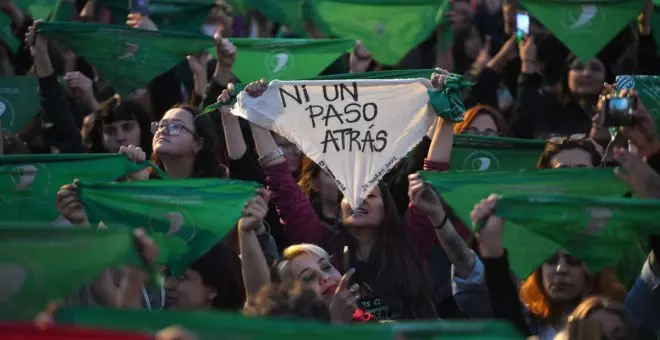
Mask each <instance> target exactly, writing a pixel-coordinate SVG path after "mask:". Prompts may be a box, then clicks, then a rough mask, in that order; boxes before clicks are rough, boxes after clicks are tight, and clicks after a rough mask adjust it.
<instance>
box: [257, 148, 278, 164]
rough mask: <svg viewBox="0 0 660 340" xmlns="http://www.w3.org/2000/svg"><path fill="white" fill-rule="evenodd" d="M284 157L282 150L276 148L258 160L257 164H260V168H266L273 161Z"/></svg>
mask: <svg viewBox="0 0 660 340" xmlns="http://www.w3.org/2000/svg"><path fill="white" fill-rule="evenodd" d="M282 156H284V151H282V149H280V148H277V149H275V150H273V151H271V152H269V153H268V154H266V155H265V156H263V157H261V158H259V164H261V166H262V167H265V166H267V165H268V164H269V163H270V162H272V161H274V160H275V159H277V158H279V157H282Z"/></svg>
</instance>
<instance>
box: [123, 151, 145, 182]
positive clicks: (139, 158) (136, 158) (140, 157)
mask: <svg viewBox="0 0 660 340" xmlns="http://www.w3.org/2000/svg"><path fill="white" fill-rule="evenodd" d="M119 153H120V154H124V155H126V157H128V159H130V160H131V161H132V162H133V163H142V162H144V161H145V160H146V159H147V155H146V154H145V153H144V151H142V148H141V147H139V146H135V145H128V146H124V145H122V146H121V147H120V148H119ZM126 177H128V179H129V180H131V181H144V180H148V179H149V170H148V169H147V168H145V169H142V170H140V171H138V172H134V173H132V174H129V175H128V176H126Z"/></svg>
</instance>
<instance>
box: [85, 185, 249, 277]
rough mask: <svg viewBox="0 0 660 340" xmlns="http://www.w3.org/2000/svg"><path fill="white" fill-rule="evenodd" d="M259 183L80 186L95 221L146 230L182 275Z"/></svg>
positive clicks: (231, 224)
mask: <svg viewBox="0 0 660 340" xmlns="http://www.w3.org/2000/svg"><path fill="white" fill-rule="evenodd" d="M256 188H257V184H256V183H252V182H241V181H231V180H220V179H182V180H148V181H138V182H123V183H117V182H113V183H79V184H78V196H79V198H80V200H81V201H82V203H83V204H84V205H85V209H86V211H87V216H88V218H89V220H90V223H98V222H103V224H105V225H108V226H110V227H112V225H113V224H123V225H130V226H133V227H143V228H145V230H147V232H148V233H149V234H150V235H151V237H152V238H153V239H154V241H155V242H156V243H157V244H158V247H159V254H160V258H159V263H162V264H166V265H167V266H168V269H169V270H170V271H171V272H172V275H180V274H182V273H183V272H184V271H185V270H186V268H188V266H190V265H191V264H192V263H193V262H195V260H197V259H198V258H199V257H200V256H202V255H204V253H206V252H207V251H209V250H210V249H211V248H212V247H213V246H214V245H215V244H216V243H218V242H219V241H220V240H221V239H222V238H223V237H224V236H225V235H226V234H227V233H228V232H229V231H231V230H232V229H233V228H234V226H235V224H236V221H238V219H239V218H240V217H241V211H242V209H243V206H244V204H245V203H246V202H247V201H248V200H249V199H250V198H252V197H253V196H254V195H255V190H256Z"/></svg>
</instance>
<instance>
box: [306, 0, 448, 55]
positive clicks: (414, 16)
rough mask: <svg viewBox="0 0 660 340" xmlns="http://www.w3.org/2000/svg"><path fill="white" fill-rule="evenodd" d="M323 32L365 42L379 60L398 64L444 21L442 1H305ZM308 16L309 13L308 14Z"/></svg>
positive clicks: (313, 18) (310, 17) (310, 13)
mask: <svg viewBox="0 0 660 340" xmlns="http://www.w3.org/2000/svg"><path fill="white" fill-rule="evenodd" d="M304 1H306V3H305V4H306V6H308V7H306V9H307V10H306V12H303V16H306V17H309V19H310V20H312V22H314V24H315V25H317V26H318V27H319V28H320V29H321V30H322V31H328V33H329V34H330V35H331V36H335V37H339V38H342V39H352V40H362V41H363V42H364V44H365V47H366V48H367V49H368V50H369V51H370V52H371V54H372V55H373V57H374V59H376V61H378V62H380V63H382V64H385V65H396V64H398V63H399V62H400V61H401V59H403V57H404V56H405V55H406V54H407V53H408V52H410V51H411V50H412V49H413V48H415V47H417V45H419V44H420V43H422V42H423V41H424V40H426V39H428V37H429V36H430V35H431V34H432V33H433V31H434V30H435V28H436V26H437V24H438V23H439V22H440V21H441V20H442V18H441V17H440V15H441V14H442V8H443V4H442V3H441V2H439V1H438V0H304ZM305 13H307V14H305Z"/></svg>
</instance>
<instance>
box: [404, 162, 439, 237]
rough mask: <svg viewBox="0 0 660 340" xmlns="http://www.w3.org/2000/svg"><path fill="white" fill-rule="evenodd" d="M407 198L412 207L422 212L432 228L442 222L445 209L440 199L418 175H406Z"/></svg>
mask: <svg viewBox="0 0 660 340" xmlns="http://www.w3.org/2000/svg"><path fill="white" fill-rule="evenodd" d="M408 197H409V198H410V202H411V203H412V205H413V207H415V208H417V209H418V210H420V211H422V212H424V213H425V214H426V215H427V216H428V217H429V220H431V222H432V223H433V225H434V226H439V224H441V223H442V221H444V219H445V209H444V208H443V207H442V201H441V200H440V197H439V196H438V194H436V192H435V190H433V188H432V187H431V185H429V184H428V183H426V182H424V180H423V179H422V178H421V177H420V176H419V175H418V174H410V175H408Z"/></svg>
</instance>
